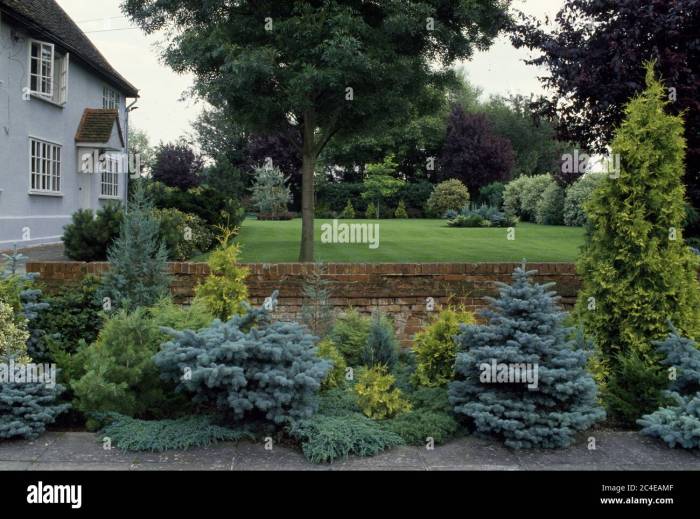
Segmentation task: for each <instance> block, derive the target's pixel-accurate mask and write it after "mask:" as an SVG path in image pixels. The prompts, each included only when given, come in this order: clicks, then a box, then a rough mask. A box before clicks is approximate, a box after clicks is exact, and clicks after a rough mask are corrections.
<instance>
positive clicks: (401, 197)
mask: <svg viewBox="0 0 700 519" xmlns="http://www.w3.org/2000/svg"><path fill="white" fill-rule="evenodd" d="M432 192H433V184H431V183H430V182H428V181H427V180H419V181H418V182H407V183H405V184H404V185H403V186H401V188H400V189H399V190H398V191H397V192H396V193H395V194H394V195H393V196H391V197H389V198H387V203H389V204H391V205H398V203H399V202H401V201H403V202H404V203H405V205H406V213H407V214H408V217H409V218H422V217H423V216H424V211H425V204H427V203H428V198H430V195H431V194H432ZM397 218H398V217H397Z"/></svg>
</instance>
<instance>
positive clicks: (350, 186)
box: [317, 182, 374, 218]
mask: <svg viewBox="0 0 700 519" xmlns="http://www.w3.org/2000/svg"><path fill="white" fill-rule="evenodd" d="M364 189H365V186H364V185H363V184H362V183H361V182H323V183H320V185H318V194H317V206H318V207H326V209H327V211H328V212H329V213H336V214H340V213H341V212H342V211H343V208H344V207H345V206H346V205H347V203H348V201H352V202H353V207H354V208H355V211H356V213H357V214H364V213H365V211H366V210H367V202H366V201H365V200H364V199H363V198H362V192H363V191H364ZM373 218H374V216H373Z"/></svg>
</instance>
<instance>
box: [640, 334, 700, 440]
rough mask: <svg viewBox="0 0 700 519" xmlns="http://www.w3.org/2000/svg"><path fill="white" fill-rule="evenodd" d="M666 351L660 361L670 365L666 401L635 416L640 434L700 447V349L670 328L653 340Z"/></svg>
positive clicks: (660, 348)
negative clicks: (667, 402)
mask: <svg viewBox="0 0 700 519" xmlns="http://www.w3.org/2000/svg"><path fill="white" fill-rule="evenodd" d="M654 346H656V349H657V351H659V352H660V353H662V354H664V355H665V359H664V360H662V361H661V364H663V365H664V366H668V367H669V375H670V378H671V380H672V383H671V385H670V387H669V388H668V391H666V392H665V395H666V396H667V397H668V398H669V400H670V403H669V405H666V406H663V407H661V408H659V409H658V410H656V411H655V412H653V413H651V414H647V415H644V416H643V417H642V418H640V419H639V420H637V423H638V424H639V425H641V426H642V431H641V432H642V434H646V435H647V436H651V437H653V438H660V439H661V440H663V441H664V442H666V443H667V444H668V445H669V446H670V447H677V446H678V447H683V448H685V449H697V448H698V447H700V350H698V347H697V345H696V344H695V342H693V341H691V340H690V339H686V338H684V337H681V336H679V335H678V332H677V331H676V330H675V329H673V328H672V331H671V333H670V334H669V336H668V337H667V338H666V339H665V340H663V341H657V342H655V343H654Z"/></svg>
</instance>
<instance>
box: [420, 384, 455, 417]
mask: <svg viewBox="0 0 700 519" xmlns="http://www.w3.org/2000/svg"><path fill="white" fill-rule="evenodd" d="M409 400H410V401H411V404H412V405H413V408H414V409H421V410H423V411H432V412H434V413H447V414H452V405H451V404H450V401H449V395H448V392H447V387H446V386H441V387H417V388H416V389H415V390H414V391H412V392H411V393H410V395H409Z"/></svg>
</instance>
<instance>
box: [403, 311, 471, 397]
mask: <svg viewBox="0 0 700 519" xmlns="http://www.w3.org/2000/svg"><path fill="white" fill-rule="evenodd" d="M473 323H474V316H473V315H472V313H471V312H467V311H461V310H455V309H453V308H446V309H444V310H442V311H441V312H440V313H439V314H438V316H437V318H436V319H435V320H434V321H433V322H432V323H431V324H429V325H428V326H427V327H426V328H425V329H423V330H421V331H420V332H418V333H417V334H416V335H415V337H414V339H413V351H414V353H415V355H416V364H417V366H416V372H415V374H414V379H413V380H414V382H415V383H416V384H418V385H421V386H427V387H436V386H442V385H444V384H446V383H448V382H449V381H450V380H452V377H453V376H454V365H455V357H456V355H457V343H456V342H455V337H456V336H457V334H458V333H459V327H460V324H473Z"/></svg>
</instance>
